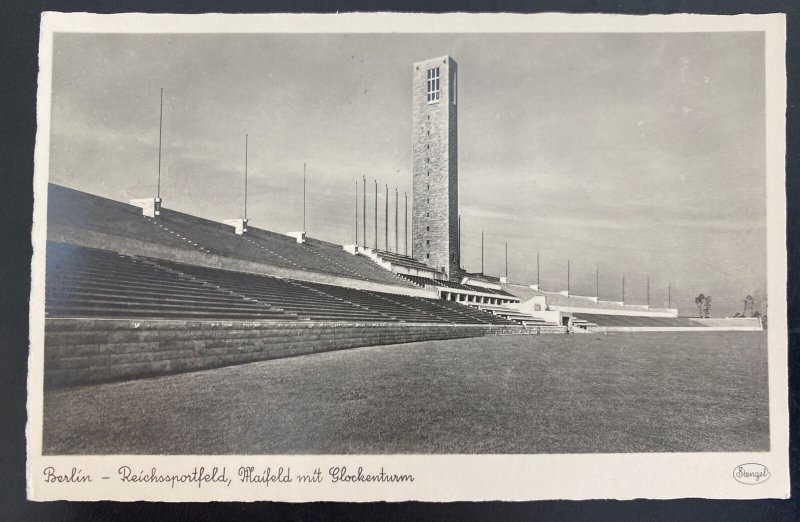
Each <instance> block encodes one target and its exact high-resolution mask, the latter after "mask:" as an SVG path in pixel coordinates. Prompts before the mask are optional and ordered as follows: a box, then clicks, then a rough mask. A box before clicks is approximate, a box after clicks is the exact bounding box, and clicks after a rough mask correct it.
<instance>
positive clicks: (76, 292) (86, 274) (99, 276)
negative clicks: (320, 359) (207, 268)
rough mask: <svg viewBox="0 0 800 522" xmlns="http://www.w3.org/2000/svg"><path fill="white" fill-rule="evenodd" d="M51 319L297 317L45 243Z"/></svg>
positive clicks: (131, 264) (99, 254)
mask: <svg viewBox="0 0 800 522" xmlns="http://www.w3.org/2000/svg"><path fill="white" fill-rule="evenodd" d="M45 300H46V307H45V309H46V314H47V316H49V317H141V318H159V319H173V318H195V319H204V318H215V319H258V320H283V321H285V320H291V319H297V317H296V316H292V315H289V314H286V313H284V312H283V311H281V310H275V309H273V308H271V307H269V306H266V305H264V304H261V303H258V302H256V301H253V300H249V299H245V298H244V297H242V296H237V295H232V294H231V293H230V292H225V291H221V290H219V289H217V288H214V287H211V286H208V285H204V284H203V283H202V282H198V281H191V280H187V279H182V278H180V277H179V276H178V275H177V274H175V273H171V272H169V271H168V270H164V269H161V268H158V267H155V266H153V265H152V264H150V263H148V262H146V261H143V260H137V259H134V258H131V257H129V256H123V255H120V254H117V253H114V252H108V251H104V250H96V249H91V248H85V247H79V246H74V245H65V244H62V243H56V242H52V241H49V242H48V243H47V269H46V299H45Z"/></svg>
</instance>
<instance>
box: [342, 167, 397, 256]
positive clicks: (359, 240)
mask: <svg viewBox="0 0 800 522" xmlns="http://www.w3.org/2000/svg"><path fill="white" fill-rule="evenodd" d="M361 180H362V190H361V193H362V205H361V219H360V220H359V213H358V192H359V190H358V181H356V182H355V229H354V230H355V235H354V238H355V244H356V245H360V246H363V247H365V248H366V247H368V245H367V176H366V175H364V176H361ZM373 184H374V186H375V213H374V218H375V219H374V223H375V232H374V234H373V241H372V245H373V248H374V249H375V250H378V246H379V237H378V180H377V179H376V180H374V181H373ZM399 195H400V192H399V190H398V189H397V187H395V189H394V251H395V253H398V254H399V253H400V225H399V223H400V218H399V216H400V211H399V210H400V203H399V199H400V196H399ZM403 199H404V208H405V210H404V213H403V222H404V239H403V254H404V255H408V193H407V192H403ZM359 221H360V222H361V224H362V226H361V235H360V236H359V234H358V224H359ZM389 221H390V216H389V185H388V184H385V196H384V214H383V223H384V229H383V230H384V232H383V239H384V242H383V249H384V250H385V251H387V252H389V251H391V248H390V246H391V245H390V243H389Z"/></svg>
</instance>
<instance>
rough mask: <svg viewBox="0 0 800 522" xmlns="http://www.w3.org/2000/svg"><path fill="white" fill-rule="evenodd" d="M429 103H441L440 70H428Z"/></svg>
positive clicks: (436, 68)
mask: <svg viewBox="0 0 800 522" xmlns="http://www.w3.org/2000/svg"><path fill="white" fill-rule="evenodd" d="M427 85H428V103H434V102H437V101H439V68H438V67H434V68H432V69H428V83H427Z"/></svg>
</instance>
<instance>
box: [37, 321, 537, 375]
mask: <svg viewBox="0 0 800 522" xmlns="http://www.w3.org/2000/svg"><path fill="white" fill-rule="evenodd" d="M45 323H46V324H45V351H44V353H45V370H44V376H45V386H48V387H53V386H66V385H80V384H91V383H97V382H106V381H116V380H125V379H136V378H140V377H148V376H155V375H159V374H167V373H177V372H188V371H197V370H203V369H207V368H214V367H220V366H229V365H234V364H242V363H249V362H255V361H264V360H269V359H279V358H284V357H293V356H298V355H308V354H314V353H321V352H327V351H333V350H343V349H347V348H357V347H361V346H377V345H385V344H400V343H409V342H419V341H432V340H443V339H462V338H468V337H482V336H488V335H520V334H532V333H536V332H535V330H528V329H525V328H524V327H521V326H498V325H475V326H472V325H442V324H402V323H361V324H352V323H349V324H348V323H336V324H332V323H313V322H291V323H283V322H248V321H180V320H140V321H135V320H128V319H47V320H46V321H45ZM397 349H398V350H402V349H403V348H402V347H398V348H397Z"/></svg>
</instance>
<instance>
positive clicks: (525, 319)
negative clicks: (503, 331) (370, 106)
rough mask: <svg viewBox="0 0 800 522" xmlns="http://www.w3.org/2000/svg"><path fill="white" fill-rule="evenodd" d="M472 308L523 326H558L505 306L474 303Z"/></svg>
mask: <svg viewBox="0 0 800 522" xmlns="http://www.w3.org/2000/svg"><path fill="white" fill-rule="evenodd" d="M474 306H475V307H476V308H478V309H479V310H483V311H485V312H489V313H492V314H494V315H497V316H500V317H502V318H503V319H506V320H508V321H513V322H515V323H518V324H521V325H523V326H558V325H557V324H555V323H550V322H547V321H545V320H544V319H540V318H538V317H534V316H532V315H530V314H526V313H524V312H520V311H519V310H515V309H513V308H508V307H505V306H499V305H487V304H479V303H476V304H475V305H474Z"/></svg>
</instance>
